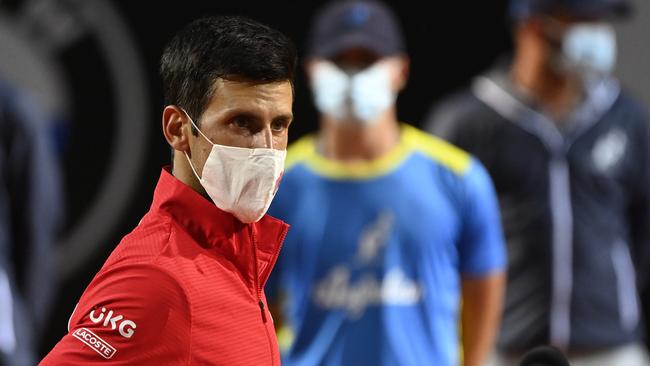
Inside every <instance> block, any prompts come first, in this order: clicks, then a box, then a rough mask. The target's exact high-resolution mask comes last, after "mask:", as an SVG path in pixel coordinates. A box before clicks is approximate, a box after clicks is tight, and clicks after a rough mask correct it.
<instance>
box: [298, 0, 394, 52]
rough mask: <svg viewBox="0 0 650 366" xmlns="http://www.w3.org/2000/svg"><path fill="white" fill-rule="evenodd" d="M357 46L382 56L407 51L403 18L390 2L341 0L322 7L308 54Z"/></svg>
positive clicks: (317, 15)
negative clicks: (387, 3)
mask: <svg viewBox="0 0 650 366" xmlns="http://www.w3.org/2000/svg"><path fill="white" fill-rule="evenodd" d="M357 47H358V48H363V49H366V50H368V51H370V52H372V53H374V54H376V55H378V56H391V55H396V54H401V53H404V52H406V49H405V42H404V36H403V34H402V30H401V28H400V24H399V21H398V19H397V16H396V15H395V14H394V13H393V12H392V11H391V10H390V9H389V8H388V6H387V5H385V4H383V3H381V2H380V1H377V0H337V1H334V2H330V3H328V4H327V5H325V6H324V7H322V8H320V9H319V11H318V12H317V13H316V16H315V18H314V19H313V22H312V26H311V31H310V34H309V36H308V44H307V54H306V56H307V57H322V58H333V57H335V56H336V55H337V54H339V53H340V52H342V51H344V50H346V49H350V48H357Z"/></svg>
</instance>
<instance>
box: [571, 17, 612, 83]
mask: <svg viewBox="0 0 650 366" xmlns="http://www.w3.org/2000/svg"><path fill="white" fill-rule="evenodd" d="M562 54H563V56H564V59H565V60H564V61H565V63H566V66H568V67H569V68H571V69H573V70H575V71H577V72H579V73H581V74H587V75H591V74H601V75H604V74H609V73H611V72H612V70H613V69H614V65H615V63H616V33H615V31H614V28H613V27H612V26H611V25H609V24H606V23H582V24H576V25H573V26H571V27H569V29H567V31H566V32H565V33H564V37H563V40H562Z"/></svg>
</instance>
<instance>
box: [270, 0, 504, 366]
mask: <svg viewBox="0 0 650 366" xmlns="http://www.w3.org/2000/svg"><path fill="white" fill-rule="evenodd" d="M305 61H306V62H305V65H304V66H305V69H306V72H307V74H308V77H309V80H310V85H311V88H312V91H313V96H314V101H315V105H316V107H317V109H318V111H319V113H320V114H319V121H318V122H319V124H320V125H319V127H320V128H319V130H318V131H317V132H316V133H315V134H314V135H308V136H305V137H303V138H302V139H300V140H298V141H297V142H295V143H294V144H293V145H292V146H291V147H290V148H289V152H288V157H287V168H286V172H285V175H284V177H283V181H282V185H281V186H280V189H279V191H278V195H277V197H276V199H275V200H274V202H273V204H272V207H271V209H270V213H271V214H272V215H275V216H276V217H278V218H281V219H282V220H284V221H286V222H287V223H289V224H290V225H291V230H289V233H288V235H287V237H286V240H285V244H284V245H283V248H282V251H281V254H280V257H279V259H278V264H277V266H276V269H275V270H274V273H273V274H272V278H271V279H270V280H269V284H268V286H267V288H266V289H267V295H268V296H269V302H270V303H272V304H275V305H277V308H275V309H274V310H275V311H274V318H275V320H276V328H277V329H278V332H279V334H280V337H285V336H286V338H288V339H290V338H292V336H291V335H292V334H293V342H292V343H291V345H290V346H289V348H288V349H287V350H285V352H283V364H284V365H290V366H291V365H438V366H451V365H458V364H459V358H460V357H462V358H464V364H465V365H480V364H481V363H482V361H483V360H485V359H486V355H488V354H489V353H490V352H491V350H492V347H493V341H494V337H495V332H496V329H497V328H496V327H497V325H498V316H499V314H500V313H501V301H502V295H503V293H502V291H503V286H504V282H505V281H504V274H503V272H504V268H505V247H504V243H503V235H502V231H501V227H500V219H499V213H498V207H497V203H496V195H495V193H494V190H493V187H492V183H491V182H490V179H489V176H488V174H487V172H486V171H485V169H484V168H483V166H482V165H481V164H480V163H479V162H478V161H477V160H475V159H473V158H472V157H471V156H470V155H468V154H467V153H465V152H463V151H461V150H459V149H457V148H455V147H454V146H452V145H450V144H448V143H445V142H443V141H442V140H440V139H437V138H434V137H432V136H429V135H428V134H426V133H424V132H422V131H419V130H418V129H416V128H415V127H412V126H411V125H408V124H405V123H400V122H399V121H398V119H397V110H396V99H397V95H398V93H399V92H400V91H401V90H402V89H403V88H404V87H405V85H406V83H407V76H408V70H409V58H408V55H407V54H406V47H405V43H404V39H403V35H402V30H401V28H400V25H399V22H398V19H397V17H396V15H395V14H393V13H392V11H391V10H390V8H389V7H387V6H386V5H385V4H383V3H381V2H378V1H335V2H330V3H328V4H326V5H325V6H324V7H323V8H321V9H320V10H319V11H318V13H317V15H316V17H315V19H313V23H312V26H311V31H310V40H309V44H308V50H307V55H306V60H305ZM461 303H462V308H461ZM461 309H462V310H461ZM461 319H462V322H461ZM461 323H462V327H461V326H460V325H461ZM459 328H461V329H460V333H461V334H459ZM461 335H462V342H463V344H462V351H463V353H462V356H460V354H461V348H460V344H459V339H460V338H461Z"/></svg>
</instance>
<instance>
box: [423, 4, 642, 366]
mask: <svg viewBox="0 0 650 366" xmlns="http://www.w3.org/2000/svg"><path fill="white" fill-rule="evenodd" d="M630 11H631V9H630V4H628V2H627V1H626V0H512V1H511V4H510V15H511V17H512V20H513V37H514V53H513V54H512V55H508V56H506V57H504V58H503V59H502V60H500V61H499V62H497V65H495V67H494V68H492V69H491V70H489V71H488V72H486V73H485V74H484V75H481V76H479V77H477V78H476V79H475V81H474V82H473V84H472V85H471V88H469V90H465V91H463V92H461V93H459V94H456V95H453V96H449V97H448V99H446V100H444V101H441V102H439V103H438V104H437V105H435V107H434V108H433V109H432V112H431V114H430V116H429V119H428V122H427V125H428V126H429V127H428V128H429V129H430V130H431V131H432V132H433V133H435V134H437V135H439V136H442V137H444V138H446V139H448V140H449V141H450V142H452V143H454V144H457V145H458V146H460V147H461V148H463V149H466V150H467V151H469V152H470V153H472V154H473V155H475V156H477V157H478V158H479V159H480V160H481V161H482V162H483V164H484V165H485V166H486V167H487V169H488V171H489V172H490V174H491V176H492V179H493V181H494V184H495V186H496V190H497V193H498V196H499V201H500V207H501V215H502V219H503V226H504V230H505V234H506V241H507V247H508V259H509V268H508V285H507V290H506V301H505V305H504V314H503V317H502V319H503V320H502V327H501V330H500V336H499V341H498V346H497V348H498V355H497V357H496V360H495V364H497V365H514V364H516V361H517V359H518V358H519V357H520V355H521V354H522V353H524V352H526V351H527V350H528V349H531V348H533V347H535V346H538V345H543V344H551V345H554V346H556V347H558V348H560V349H562V350H563V351H564V352H566V353H567V354H568V356H569V358H570V362H571V364H572V365H579V366H580V365H589V366H596V365H598V366H601V365H602V366H618V365H620V366H641V365H648V364H649V362H650V361H648V357H647V352H646V349H645V347H644V345H643V333H644V331H643V329H642V328H643V327H642V322H641V319H642V317H641V312H640V310H641V309H640V305H639V296H638V289H641V288H644V286H645V283H646V280H647V273H645V272H644V271H646V270H647V268H648V245H649V244H650V243H649V240H650V237H649V231H648V230H650V212H649V210H650V141H649V140H648V137H649V136H648V119H647V115H646V110H645V108H644V107H643V106H641V105H640V104H639V103H638V102H637V101H636V100H635V99H634V98H632V97H631V96H630V95H629V94H628V93H626V92H625V91H624V90H622V89H621V85H620V84H619V82H618V81H617V80H616V79H615V78H614V77H613V76H612V70H613V68H614V65H615V60H616V36H615V32H614V29H613V27H612V24H611V22H612V21H614V20H618V19H622V18H623V17H624V16H625V15H627V14H629V13H630ZM635 265H636V269H637V271H635Z"/></svg>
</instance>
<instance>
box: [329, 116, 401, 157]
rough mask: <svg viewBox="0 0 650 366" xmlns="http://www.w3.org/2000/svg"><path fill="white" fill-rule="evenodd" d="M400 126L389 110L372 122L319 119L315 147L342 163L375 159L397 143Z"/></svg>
mask: <svg viewBox="0 0 650 366" xmlns="http://www.w3.org/2000/svg"><path fill="white" fill-rule="evenodd" d="M399 136H400V128H399V123H398V121H397V119H396V117H395V111H394V110H393V109H391V110H389V111H387V112H386V113H384V114H383V115H382V117H381V118H379V119H378V120H377V121H375V122H373V123H372V124H361V123H349V122H344V121H333V120H330V119H328V118H323V119H322V120H321V128H320V131H319V132H318V138H317V149H318V151H319V152H320V154H322V155H323V156H325V157H327V158H329V159H332V160H339V161H345V162H353V161H368V160H374V159H377V158H379V157H381V156H383V155H385V154H386V153H388V152H390V151H391V150H392V149H393V148H394V147H395V146H397V144H399Z"/></svg>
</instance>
